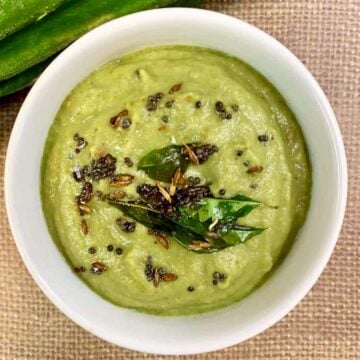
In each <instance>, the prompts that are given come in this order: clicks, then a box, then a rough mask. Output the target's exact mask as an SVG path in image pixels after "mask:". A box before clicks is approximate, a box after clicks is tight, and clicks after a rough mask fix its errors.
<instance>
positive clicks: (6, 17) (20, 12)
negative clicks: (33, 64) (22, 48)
mask: <svg viewBox="0 0 360 360" xmlns="http://www.w3.org/2000/svg"><path fill="white" fill-rule="evenodd" d="M66 1H68V0H0V40H1V39H3V38H4V37H6V36H8V35H9V34H11V33H13V32H15V31H17V30H19V29H21V28H23V27H25V26H26V25H28V24H31V23H32V22H34V21H37V20H40V19H42V18H43V17H44V16H46V15H47V14H48V13H50V12H52V11H54V10H55V9H56V8H58V7H59V6H60V5H62V4H63V3H64V2H66Z"/></svg>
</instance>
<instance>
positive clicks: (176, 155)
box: [137, 145, 189, 182]
mask: <svg viewBox="0 0 360 360" xmlns="http://www.w3.org/2000/svg"><path fill="white" fill-rule="evenodd" d="M182 149H183V147H182V146H180V145H170V146H166V147H164V148H162V149H157V150H153V151H150V152H149V153H148V154H146V155H145V156H144V157H143V158H142V159H140V161H139V162H138V165H137V169H138V170H144V171H145V173H146V175H148V176H149V177H151V178H152V179H155V180H159V181H164V182H170V181H171V177H172V176H173V174H174V172H175V170H176V169H177V168H180V169H181V172H182V173H184V172H185V171H186V169H187V167H188V165H189V162H188V161H187V160H186V159H185V155H184V154H183V152H182Z"/></svg>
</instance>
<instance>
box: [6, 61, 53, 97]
mask: <svg viewBox="0 0 360 360" xmlns="http://www.w3.org/2000/svg"><path fill="white" fill-rule="evenodd" d="M52 59H53V57H50V58H49V59H46V60H45V61H43V62H41V63H39V64H36V65H34V66H33V67H31V68H29V69H27V70H25V71H23V72H22V73H20V74H18V75H16V76H14V77H12V78H10V79H8V80H3V81H0V97H2V96H5V95H9V94H12V93H14V92H16V91H18V90H21V89H23V88H25V87H27V86H30V85H32V84H33V83H34V82H35V80H36V79H37V78H38V77H39V75H40V74H41V73H42V72H43V70H44V69H45V68H46V67H47V66H48V65H49V63H50V62H51V61H52Z"/></svg>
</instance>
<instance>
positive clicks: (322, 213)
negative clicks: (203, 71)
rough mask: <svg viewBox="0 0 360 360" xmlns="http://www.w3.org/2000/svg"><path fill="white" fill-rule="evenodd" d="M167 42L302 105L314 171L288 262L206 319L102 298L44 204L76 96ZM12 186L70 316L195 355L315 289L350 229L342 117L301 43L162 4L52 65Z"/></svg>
mask: <svg viewBox="0 0 360 360" xmlns="http://www.w3.org/2000/svg"><path fill="white" fill-rule="evenodd" d="M160 44H194V45H201V46H205V47H209V48H214V49H217V50H221V51H223V52H225V53H228V54H232V55H234V56H238V57H239V58H241V59H243V60H244V61H246V62H247V63H249V64H251V65H252V66H253V67H254V68H256V69H257V70H259V71H260V72H261V73H262V74H264V75H265V76H266V77H267V78H268V79H269V80H270V81H271V82H272V83H273V84H274V85H275V86H276V87H277V88H278V89H279V90H280V92H281V93H282V95H283V96H284V97H285V99H286V100H287V102H288V104H289V105H290V107H291V108H292V110H293V111H294V112H295V114H296V116H297V118H298V121H299V123H300V125H301V128H302V130H303V133H304V136H305V139H306V142H307V146H308V149H309V153H310V159H311V163H312V169H313V190H312V191H313V193H312V200H311V206H310V209H309V213H308V217H307V220H306V223H305V225H304V227H303V228H302V231H301V233H300V235H299V236H298V239H297V240H296V242H295V244H294V246H293V247H292V249H291V251H290V253H289V254H288V255H287V257H286V259H285V261H284V262H283V263H282V264H281V266H280V267H279V268H278V269H277V270H276V271H275V272H274V274H273V275H272V277H271V278H270V279H269V280H268V281H267V282H266V283H265V284H264V285H262V286H261V287H260V288H259V289H257V290H256V291H254V292H253V293H252V294H251V295H250V296H248V297H247V298H246V299H244V300H243V301H241V302H239V303H237V304H234V305H232V306H230V307H227V308H225V309H222V310H218V311H215V312H211V313H206V314H203V315H198V316H187V317H157V316H152V315H146V314H142V313H138V312H135V311H132V310H127V309H123V308H120V307H116V306H114V305H112V304H110V303H109V302H107V301H105V300H103V299H102V298H101V297H99V296H98V295H96V294H95V293H94V292H92V291H91V290H90V289H89V288H88V287H87V286H86V285H85V284H84V283H83V282H82V281H80V280H79V279H78V277H77V276H76V275H74V274H73V272H72V270H71V269H70V267H69V266H68V264H67V263H66V262H65V260H64V258H63V257H62V255H61V254H60V252H59V251H58V249H57V248H56V247H55V245H54V243H53V241H52V240H51V238H50V236H49V233H48V230H47V228H46V224H45V220H44V216H43V213H42V209H41V202H40V194H39V183H40V160H41V156H42V152H43V147H44V142H45V139H46V135H47V132H48V130H49V126H50V125H51V123H52V121H53V119H54V117H55V115H56V113H57V111H58V109H59V107H60V105H61V103H62V101H63V100H64V98H65V97H66V95H67V94H68V93H69V92H70V91H71V89H72V88H74V87H75V86H76V85H77V84H78V83H79V82H80V81H81V80H82V79H84V78H85V77H86V76H87V75H88V74H89V73H90V72H92V71H93V70H94V69H96V68H97V67H98V66H100V65H101V64H104V63H106V62H108V61H109V60H111V59H113V58H116V57H119V56H121V55H123V54H126V53H128V52H131V51H134V50H136V49H139V48H144V47H149V46H153V45H160ZM5 191H6V205H7V211H8V217H9V221H10V226H11V229H12V232H13V234H14V238H15V241H16V244H17V246H18V249H19V251H20V254H21V256H22V258H23V260H24V262H25V264H26V266H27V268H28V270H29V271H30V273H31V275H32V276H33V278H34V280H35V281H36V283H37V284H38V285H39V287H40V288H41V289H42V290H43V292H44V293H45V294H46V296H47V297H48V298H49V299H50V300H51V301H52V302H53V303H54V304H55V305H56V306H57V307H58V308H59V309H60V310H61V311H62V312H64V313H65V314H66V315H67V316H68V317H69V318H71V319H72V320H73V321H75V322H76V323H77V324H79V325H80V326H82V327H83V328H84V329H86V330H88V331H90V332H91V333H93V334H95V335H97V336H99V337H101V338H103V339H105V340H107V341H110V342H112V343H114V344H117V345H120V346H123V347H126V348H130V349H135V350H139V351H145V352H150V353H158V354H191V353H200V352H206V351H211V350H217V349H220V348H223V347H226V346H229V345H233V344H236V343H239V342H241V341H244V340H246V339H248V338H250V337H251V336H254V335H256V334H258V333H259V332H261V331H263V330H265V329H266V328H268V327H269V326H271V325H272V324H274V323H275V322H276V321H278V320H280V319H281V318H282V317H283V316H285V315H286V314H287V313H288V312H289V311H290V310H291V309H292V308H293V307H294V306H295V305H296V304H297V303H298V302H299V301H300V300H301V299H302V298H303V297H304V296H305V294H306V293H307V292H308V291H309V290H310V288H311V287H312V286H313V285H314V283H315V281H316V280H317V278H318V277H319V275H320V273H321V272H322V270H323V269H324V267H325V265H326V263H327V261H328V260H329V257H330V255H331V252H332V251H333V248H334V246H335V243H336V240H337V237H338V235H339V232H340V228H341V224H342V221H343V215H344V211H345V204H346V193H347V168H346V159H345V152H344V146H343V142H342V139H341V135H340V131H339V128H338V125H337V123H336V119H335V116H334V113H333V111H332V109H331V107H330V105H329V103H328V101H327V99H326V97H325V95H324V93H323V92H322V90H321V89H320V87H319V85H318V84H317V82H316V81H315V80H314V78H313V77H312V76H311V74H310V73H309V72H308V70H307V69H306V68H305V67H304V66H303V65H302V63H301V62H300V61H299V60H298V59H297V58H296V57H295V56H294V55H293V54H292V53H291V52H290V51H289V50H287V49H286V48H285V47H284V46H282V45H281V44H280V43H278V42H277V41H276V40H275V39H273V38H272V37H271V36H269V35H267V34H265V33H264V32H262V31H260V30H259V29H257V28H255V27H253V26H251V25H249V24H247V23H244V22H242V21H240V20H237V19H234V18H232V17H228V16H225V15H221V14H218V13H214V12H209V11H204V10H194V9H162V10H153V11H146V12H141V13H137V14H134V15H130V16H126V17H123V18H120V19H117V20H114V21H111V22H109V23H107V24H105V25H102V26H100V27H98V28H97V29H95V30H93V31H91V32H89V33H88V34H86V35H85V36H83V37H82V38H81V39H79V40H78V41H76V42H75V43H74V44H72V45H71V46H70V47H69V48H67V49H66V50H65V51H64V52H63V53H61V55H59V56H58V57H57V58H56V59H55V60H54V61H53V62H52V63H51V65H50V66H49V67H48V68H47V69H46V70H45V72H44V73H43V74H42V75H41V77H40V79H39V80H38V81H37V83H36V84H35V85H34V87H33V88H32V90H31V91H30V93H29V95H28V96H27V98H26V100H25V102H24V104H23V106H22V108H21V110H20V112H19V115H18V117H17V120H16V123H15V126H14V129H13V133H12V136H11V139H10V143H9V148H8V153H7V159H6V174H5ZM35 326H36V324H35Z"/></svg>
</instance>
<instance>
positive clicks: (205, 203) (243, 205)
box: [179, 195, 260, 224]
mask: <svg viewBox="0 0 360 360" xmlns="http://www.w3.org/2000/svg"><path fill="white" fill-rule="evenodd" d="M259 205H260V203H258V202H257V201H254V200H252V199H251V198H248V197H247V196H244V195H237V196H234V197H232V198H228V199H225V198H218V199H217V198H204V199H201V200H200V201H198V202H197V203H195V205H194V206H193V209H191V208H189V207H186V208H185V207H183V208H180V209H179V210H180V212H181V213H182V214H183V215H186V216H188V217H197V218H198V220H199V221H200V222H201V223H204V222H206V221H208V220H210V221H211V222H214V221H216V220H219V221H221V222H222V223H223V224H227V223H230V222H234V221H236V220H237V219H238V218H240V217H244V216H246V215H247V214H249V213H250V212H251V211H252V210H253V209H255V208H257V207H258V206H259Z"/></svg>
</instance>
